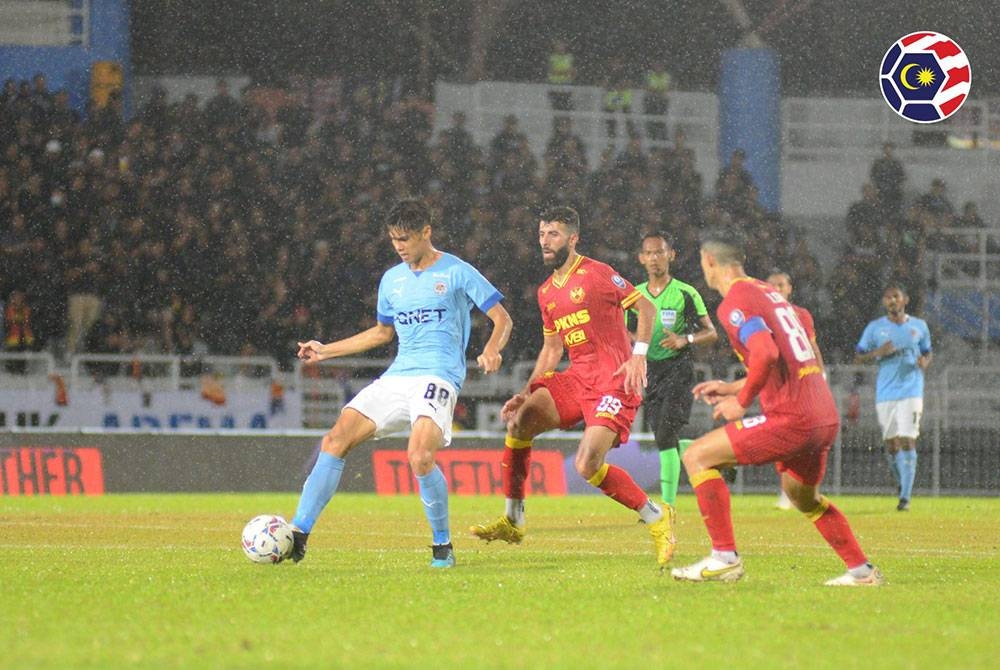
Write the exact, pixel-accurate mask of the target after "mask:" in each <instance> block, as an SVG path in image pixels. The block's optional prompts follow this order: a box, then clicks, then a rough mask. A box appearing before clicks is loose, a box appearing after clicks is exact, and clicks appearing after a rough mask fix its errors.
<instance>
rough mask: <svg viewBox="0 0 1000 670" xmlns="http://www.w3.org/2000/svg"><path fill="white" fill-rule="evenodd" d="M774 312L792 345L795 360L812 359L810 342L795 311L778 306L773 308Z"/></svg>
mask: <svg viewBox="0 0 1000 670" xmlns="http://www.w3.org/2000/svg"><path fill="white" fill-rule="evenodd" d="M774 314H775V316H777V317H778V322H779V323H780V324H781V329H782V330H784V331H785V335H787V336H788V344H790V345H791V346H792V353H793V354H794V355H795V360H797V361H798V362H799V363H805V362H806V361H811V360H813V359H814V358H815V357H816V356H815V354H813V348H812V344H811V343H810V342H809V336H808V335H806V329H805V328H803V327H802V323H801V322H800V321H799V317H798V316H796V315H795V311H794V310H793V309H792V308H791V307H778V308H776V309H775V310H774Z"/></svg>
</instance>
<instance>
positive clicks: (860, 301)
mask: <svg viewBox="0 0 1000 670" xmlns="http://www.w3.org/2000/svg"><path fill="white" fill-rule="evenodd" d="M906 178H907V177H906V170H905V168H904V166H903V164H902V161H900V159H899V158H898V157H897V156H896V154H895V148H894V146H893V145H892V144H890V143H887V144H885V145H883V147H882V155H881V156H880V157H879V158H877V159H876V160H875V161H874V162H873V164H872V166H871V171H870V179H869V181H868V182H867V183H865V184H864V185H863V186H862V195H861V200H859V201H857V202H855V203H854V204H852V205H851V207H850V209H849V210H848V212H847V217H846V220H845V228H846V231H847V234H848V242H847V245H846V247H845V249H844V252H843V253H842V255H841V257H840V259H839V261H838V262H837V265H836V267H835V269H834V272H833V273H832V274H831V276H830V278H829V281H828V282H827V288H828V290H829V291H830V295H831V306H832V310H831V312H830V315H829V318H828V319H827V320H826V321H825V324H824V329H825V330H826V331H827V338H828V340H829V342H830V344H831V346H832V348H835V349H838V350H841V351H849V350H850V348H851V347H853V345H854V343H855V342H856V341H857V337H858V333H860V332H861V330H862V329H863V328H864V326H865V324H866V323H867V321H868V320H869V319H870V318H871V315H872V314H876V313H878V312H879V311H880V310H881V300H882V289H883V288H884V286H885V285H886V284H887V283H888V282H890V281H894V282H899V283H901V284H902V285H903V286H905V287H907V289H908V292H909V295H910V305H909V307H908V310H909V311H910V312H911V313H914V314H921V313H922V312H923V310H924V307H925V301H926V296H927V292H928V291H929V290H932V289H933V288H934V287H933V286H931V285H929V284H930V282H932V281H933V278H934V277H935V272H934V271H933V270H932V268H930V267H928V263H929V261H930V257H929V252H946V253H959V254H971V253H976V252H978V251H980V250H981V249H980V245H981V241H980V236H979V235H978V233H977V232H975V231H977V230H980V229H983V228H984V226H985V224H984V222H983V219H982V218H981V217H980V216H979V214H978V210H977V207H976V203H975V202H966V203H965V205H964V206H963V207H962V211H961V213H959V212H958V211H957V209H956V208H955V206H954V205H953V203H952V201H951V198H950V196H949V195H948V191H947V184H946V183H945V182H944V180H943V179H940V178H936V179H933V180H932V181H931V184H930V188H929V189H928V190H927V192H925V193H921V194H920V195H918V196H917V197H915V198H913V199H912V202H909V203H907V200H906V199H905V198H904V192H905V190H906V189H905V183H906ZM954 228H962V229H967V230H970V231H972V232H970V233H966V234H953V233H948V232H945V231H946V229H954ZM987 239H988V240H989V241H988V243H987V245H986V251H988V252H989V253H1000V248H998V247H997V246H996V245H995V244H994V243H993V241H992V240H993V238H992V237H988V238H987ZM978 267H979V261H978V260H973V261H969V262H967V263H962V262H959V263H956V264H953V265H951V266H949V267H947V268H945V270H944V272H945V274H946V275H948V274H952V275H954V274H957V273H960V272H963V271H964V272H967V273H968V274H969V276H975V275H976V274H977V273H978V271H979V270H978Z"/></svg>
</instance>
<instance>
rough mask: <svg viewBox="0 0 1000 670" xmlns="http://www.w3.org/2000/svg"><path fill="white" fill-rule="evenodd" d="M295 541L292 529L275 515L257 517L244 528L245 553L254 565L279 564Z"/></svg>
mask: <svg viewBox="0 0 1000 670" xmlns="http://www.w3.org/2000/svg"><path fill="white" fill-rule="evenodd" d="M293 541H294V540H293V537H292V527H291V526H290V525H289V523H288V522H287V521H285V519H284V518H282V517H280V516H277V515H274V514H261V515H260V516H255V517H254V518H252V519H250V521H249V522H248V523H247V525H246V526H244V527H243V553H244V554H246V555H247V558H249V559H250V560H251V561H252V562H254V563H278V562H279V561H281V560H283V559H284V558H285V556H287V555H288V554H289V552H290V551H291V550H292V543H293Z"/></svg>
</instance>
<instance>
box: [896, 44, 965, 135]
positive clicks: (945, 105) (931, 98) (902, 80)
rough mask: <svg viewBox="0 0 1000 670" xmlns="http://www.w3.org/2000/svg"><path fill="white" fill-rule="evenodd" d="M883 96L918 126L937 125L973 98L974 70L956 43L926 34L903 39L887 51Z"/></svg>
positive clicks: (898, 112) (905, 117)
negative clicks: (970, 97)
mask: <svg viewBox="0 0 1000 670" xmlns="http://www.w3.org/2000/svg"><path fill="white" fill-rule="evenodd" d="M879 83H880V84H881V87H882V97H883V98H885V101H886V102H887V103H888V104H889V106H890V107H892V108H893V110H894V111H895V112H896V113H897V114H899V115H900V116H902V117H903V118H904V119H906V120H908V121H913V122H914V123H937V122H938V121H944V120H945V119H947V118H948V117H949V116H951V115H952V114H954V113H955V112H957V111H958V110H959V108H960V107H961V106H962V103H964V102H965V99H966V98H968V97H969V86H970V85H971V84H972V71H971V69H970V68H969V59H968V57H966V55H965V52H964V51H962V47H960V46H958V43H957V42H955V40H953V39H951V38H950V37H948V36H946V35H942V34H941V33H934V32H929V31H923V32H918V33H910V34H909V35H905V36H903V37H900V38H899V39H898V40H896V42H895V43H894V44H893V45H892V46H891V47H889V50H888V51H886V52H885V57H884V58H882V70H881V72H880V74H879Z"/></svg>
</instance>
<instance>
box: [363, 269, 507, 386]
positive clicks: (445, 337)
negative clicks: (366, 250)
mask: <svg viewBox="0 0 1000 670" xmlns="http://www.w3.org/2000/svg"><path fill="white" fill-rule="evenodd" d="M501 300H503V295H502V294H501V293H500V291H498V290H497V289H496V287H494V286H493V284H491V283H490V282H489V281H488V280H487V279H486V278H485V277H483V275H482V274H480V272H479V270H477V269H476V268H474V267H473V266H472V265H470V264H469V263H466V262H465V261H463V260H462V259H460V258H458V257H457V256H454V255H452V254H449V253H442V255H441V258H439V259H438V260H437V262H435V263H434V265H432V266H431V267H429V268H427V269H426V270H421V271H419V272H416V271H414V270H411V269H410V267H409V266H408V265H407V264H406V263H400V264H399V265H396V266H394V267H391V268H389V269H388V270H387V271H386V272H385V274H384V275H382V281H381V282H379V287H378V315H377V316H378V321H379V323H381V324H383V325H387V326H389V325H391V326H393V327H394V328H395V329H396V337H397V338H399V348H398V350H397V353H396V360H394V361H393V362H392V365H390V366H389V368H388V369H387V370H386V371H385V373H384V375H385V376H399V377H413V376H418V375H435V376H438V377H441V378H443V379H445V380H447V381H449V382H451V383H452V384H453V385H454V386H455V390H456V391H458V390H459V389H461V388H462V382H463V381H465V349H466V347H467V346H468V344H469V333H470V331H471V329H472V324H471V320H472V319H471V315H470V313H471V311H472V308H473V307H478V308H479V309H480V310H482V311H483V312H486V311H488V310H489V309H490V308H491V307H493V305H495V304H497V303H498V302H500V301H501Z"/></svg>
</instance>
